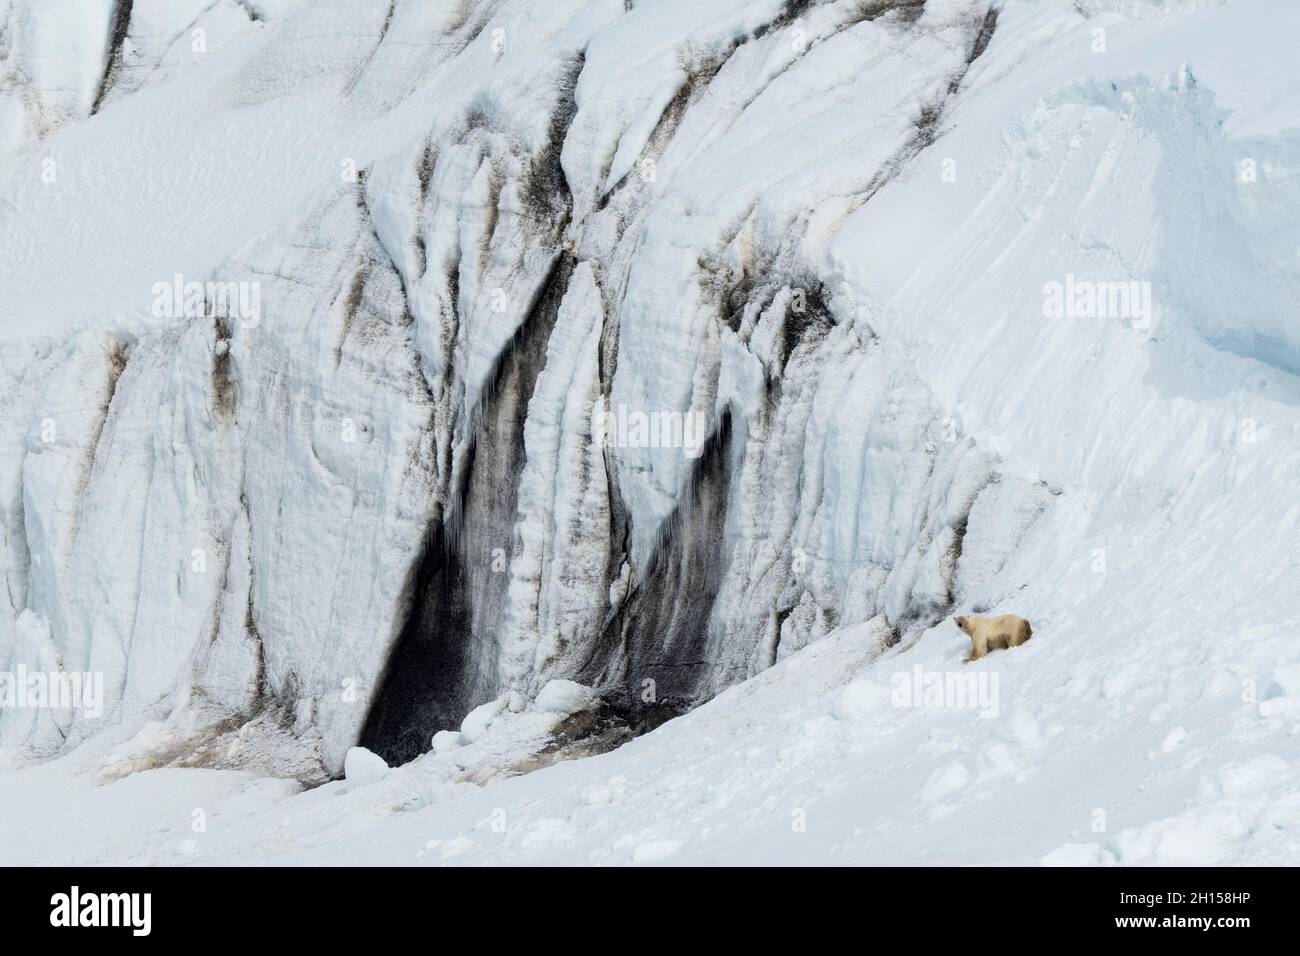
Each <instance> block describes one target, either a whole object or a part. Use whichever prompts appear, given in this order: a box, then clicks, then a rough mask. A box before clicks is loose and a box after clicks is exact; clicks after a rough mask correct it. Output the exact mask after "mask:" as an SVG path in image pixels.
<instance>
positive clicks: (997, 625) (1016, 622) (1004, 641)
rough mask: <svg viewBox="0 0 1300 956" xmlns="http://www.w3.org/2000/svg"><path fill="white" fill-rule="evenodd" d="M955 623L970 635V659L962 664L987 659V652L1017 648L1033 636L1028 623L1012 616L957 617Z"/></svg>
mask: <svg viewBox="0 0 1300 956" xmlns="http://www.w3.org/2000/svg"><path fill="white" fill-rule="evenodd" d="M956 621H957V626H958V627H959V628H961V629H962V631H964V632H965V633H966V634H968V635H970V643H971V651H970V657H967V658H965V659H964V660H962V663H963V664H969V663H970V662H971V661H977V660H979V659H980V658H981V657H987V656H988V653H989V651H996V650H1000V649H1002V648H1007V647H1019V646H1020V645H1021V644H1023V643H1025V641H1027V640H1029V639H1030V638H1031V637H1033V636H1034V631H1033V628H1031V627H1030V626H1029V622H1028V621H1026V620H1025V619H1024V618H1023V617H1016V616H1015V615H1014V614H1002V615H1000V616H998V617H971V616H967V615H959V616H958V617H957V618H956Z"/></svg>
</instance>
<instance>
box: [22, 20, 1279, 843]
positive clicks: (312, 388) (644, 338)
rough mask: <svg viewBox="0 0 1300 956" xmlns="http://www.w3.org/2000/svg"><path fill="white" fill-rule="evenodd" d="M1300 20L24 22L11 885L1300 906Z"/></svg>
mask: <svg viewBox="0 0 1300 956" xmlns="http://www.w3.org/2000/svg"><path fill="white" fill-rule="evenodd" d="M1298 22H1300V21H1298V20H1297V12H1296V11H1295V10H1294V9H1292V5H1291V4H1289V3H1287V2H1285V0H1236V2H1218V0H1081V2H1077V3H1076V2H1068V0H994V2H990V0H824V2H811V0H635V2H633V0H627V2H625V0H550V2H545V3H543V2H536V0H479V2H469V0H464V2H456V3H436V4H431V3H425V2H419V0H367V2H361V3H358V2H347V0H310V2H309V0H217V2H216V3H212V2H210V0H202V2H200V0H193V2H190V0H183V2H170V3H169V2H163V0H133V2H132V0H95V2H92V3H83V2H74V0H0V225H2V226H3V228H4V235H5V236H6V241H5V243H4V244H3V247H0V288H3V289H4V291H5V292H6V295H5V296H4V297H3V299H2V300H0V421H2V422H3V427H0V527H3V539H2V540H3V544H2V545H0V570H2V572H3V575H4V583H5V588H4V589H3V591H0V669H3V670H4V671H6V672H8V673H16V672H19V671H20V670H21V671H23V672H29V671H30V672H37V671H39V672H44V673H50V674H83V673H85V674H96V675H103V682H104V700H103V701H102V703H103V711H104V712H103V714H94V715H93V716H92V714H91V713H90V712H89V711H87V710H84V709H79V708H77V707H75V706H73V707H45V708H22V707H15V708H0V800H3V801H4V802H5V804H6V806H7V807H10V806H12V807H14V808H15V809H14V812H13V813H12V814H10V815H9V818H8V819H6V820H5V821H0V845H4V846H6V847H8V848H9V849H8V850H7V851H6V854H7V855H10V856H11V857H12V859H13V860H14V861H18V862H22V861H30V862H110V861H125V862H155V863H156V862H169V863H184V862H205V863H211V862H248V861H251V860H257V859H264V860H270V861H275V862H312V863H322V862H323V863H330V862H368V863H395V862H404V863H412V862H419V863H467V862H468V863H482V862H521V861H522V862H528V861H533V862H538V861H542V862H571V863H592V862H595V863H625V862H630V863H661V862H674V863H676V862H694V863H699V862H770V861H772V860H773V859H777V860H781V861H788V862H801V863H811V862H828V863H836V862H839V863H843V862H894V863H900V862H903V863H905V862H954V861H955V862H1047V863H1084V864H1105V863H1130V864H1131V863H1184V864H1185V863H1202V862H1211V863H1218V862H1296V861H1297V860H1300V812H1298V811H1300V805H1298V804H1297V803H1296V800H1295V797H1294V793H1295V789H1296V785H1297V783H1300V721H1298V719H1297V715H1298V714H1300V704H1297V701H1300V645H1297V643H1296V639H1295V638H1296V627H1297V623H1296V622H1297V616H1296V610H1295V604H1296V600H1295V599H1296V597H1297V589H1296V586H1295V583H1294V581H1295V564H1296V559H1295V557H1294V554H1293V551H1294V549H1293V548H1292V547H1291V546H1290V541H1291V540H1293V538H1294V536H1295V534H1296V532H1297V525H1298V524H1300V507H1298V506H1297V505H1296V504H1295V503H1294V502H1293V501H1292V500H1291V496H1290V494H1289V491H1290V490H1291V489H1292V488H1293V487H1294V482H1295V474H1296V463H1297V461H1300V454H1298V452H1300V412H1298V411H1297V406H1298V404H1300V382H1298V380H1297V378H1296V376H1297V373H1300V326H1297V324H1296V321H1295V305H1294V304H1295V302H1296V301H1297V298H1298V297H1300V255H1298V254H1297V249H1298V248H1300V187H1298V186H1297V183H1300V175H1298V174H1300V132H1298V131H1300V95H1298V94H1297V91H1300V65H1297V64H1296V63H1295V62H1293V61H1294V57H1293V56H1292V54H1291V51H1290V50H1289V48H1288V46H1289V44H1288V37H1289V35H1291V34H1293V33H1294V30H1293V29H1292V30H1290V31H1288V30H1287V29H1285V27H1286V26H1287V25H1290V26H1292V27H1294V26H1295V25H1297V23H1298ZM1055 287H1059V288H1061V289H1069V290H1071V295H1072V296H1073V294H1074V292H1076V291H1077V290H1079V289H1085V290H1087V291H1088V292H1089V294H1091V293H1092V292H1094V291H1095V292H1098V293H1099V294H1098V295H1097V296H1096V297H1094V299H1093V300H1092V301H1091V303H1084V305H1085V306H1086V307H1085V308H1083V309H1082V310H1081V311H1079V310H1073V309H1072V310H1070V311H1068V312H1060V313H1056V314H1053V313H1051V312H1050V310H1049V309H1048V308H1047V307H1046V305H1045V302H1044V297H1045V294H1046V290H1048V289H1049V288H1055ZM1130 288H1131V289H1134V290H1136V292H1135V294H1134V296H1133V297H1132V300H1131V301H1130V299H1129V297H1128V296H1127V294H1125V295H1124V296H1119V291H1124V292H1125V293H1126V290H1128V289H1130ZM178 290H179V294H177V291H178ZM250 290H252V291H253V292H254V295H252V296H250V295H249V294H247V293H248V292H249V291H250ZM1108 295H1109V296H1110V298H1109V299H1107V296H1108ZM253 301H255V302H256V309H250V308H249V305H250V302H253ZM1107 301H1109V303H1110V305H1111V306H1112V308H1109V309H1107V308H1102V307H1099V306H1100V305H1101V304H1102V303H1105V302H1107ZM178 306H179V308H178ZM1087 312H1091V313H1093V314H1091V315H1087V314H1083V313H1087ZM629 420H631V421H634V422H640V423H670V424H671V425H673V426H674V427H676V429H677V430H676V432H675V433H674V432H673V429H672V428H671V427H667V426H665V430H664V433H663V434H660V429H659V428H658V427H657V426H651V425H647V426H646V428H644V429H642V430H640V431H639V430H638V429H637V428H636V427H631V428H629V427H627V426H626V423H627V422H628V421H629ZM601 421H605V422H608V421H619V422H621V423H623V425H622V426H620V427H619V428H617V429H614V430H613V431H612V432H610V431H608V430H603V429H601V428H599V427H596V424H597V423H598V422H601ZM693 429H697V430H698V434H695V433H694V432H693ZM691 435H693V437H694V439H696V440H688V437H687V436H691ZM955 613H977V614H978V613H1017V614H1022V615H1024V616H1026V617H1028V618H1029V619H1031V620H1032V622H1033V625H1034V635H1035V636H1034V639H1033V640H1032V641H1031V642H1030V643H1029V644H1027V645H1025V646H1024V647H1022V648H1018V649H1016V650H1015V651H1011V652H1000V653H998V654H995V655H993V656H992V657H991V658H989V659H986V660H984V661H981V662H979V663H978V664H976V665H970V667H969V668H961V667H960V665H959V664H958V662H959V661H960V659H961V657H962V656H964V651H965V644H964V640H965V639H964V637H963V636H962V635H961V634H960V633H959V632H958V631H957V629H956V628H955V626H954V625H953V624H952V621H951V617H952V616H953V614H955ZM915 668H921V669H922V670H923V671H924V672H925V673H939V674H943V673H949V672H966V671H969V672H970V673H972V674H976V673H978V674H986V675H988V676H990V677H991V678H996V681H997V683H996V686H997V687H998V688H999V691H998V696H999V706H998V708H997V715H996V717H994V718H988V717H986V716H981V715H980V713H979V712H978V711H975V710H969V709H968V710H962V709H960V708H959V709H956V710H952V709H947V710H945V709H943V708H939V709H937V710H936V709H933V708H926V707H914V706H910V705H906V706H903V705H900V704H899V703H898V701H897V700H894V699H893V691H894V690H896V689H897V687H898V686H901V682H900V681H898V680H895V678H897V677H898V675H900V674H903V675H907V674H911V673H913V672H914V669H915ZM915 673H918V674H920V673H921V672H920V671H915ZM349 767H350V768H352V769H351V770H349ZM385 768H387V769H385ZM197 807H203V808H205V809H206V810H207V811H208V812H207V813H206V814H205V818H206V819H208V820H210V821H211V825H210V826H209V828H208V829H205V830H203V831H202V832H199V831H191V826H190V824H191V819H192V811H193V809H194V808H197ZM289 808H292V809H291V810H290V809H289ZM74 810H79V811H85V812H86V816H87V817H88V818H89V819H91V820H94V819H102V818H104V817H105V816H107V817H110V818H112V819H114V820H118V821H120V822H121V827H120V829H121V832H119V833H117V834H116V835H111V836H108V835H105V836H98V837H96V836H94V835H92V834H89V833H86V832H79V831H78V829H77V827H72V828H71V829H70V832H69V835H68V837H67V839H66V841H65V843H63V844H62V845H60V846H56V847H55V848H54V849H51V845H50V842H49V839H48V834H49V830H50V828H51V827H52V826H53V825H54V824H53V821H54V820H58V819H61V818H62V817H64V816H68V815H75V814H73V813H72V811H74ZM289 812H292V815H293V819H294V821H295V825H294V826H293V827H290V828H287V829H286V828H284V827H282V826H281V825H280V819H281V818H282V817H283V816H285V814H287V813H289ZM1098 814H1100V817H1099V816H1098ZM159 818H161V819H164V820H167V821H171V822H169V823H166V824H164V825H163V827H162V829H161V831H158V832H155V829H154V828H155V822H154V821H155V820H156V819H159ZM1099 819H1102V820H1104V821H1107V822H1105V823H1103V824H1102V825H1100V828H1098V826H1099V825H1098V822H1097V821H1098V820H1099ZM979 820H984V821H988V820H997V821H1002V822H1001V823H1000V824H999V825H996V826H990V825H989V824H988V823H987V822H985V823H984V824H983V825H976V824H975V823H974V821H979ZM502 821H504V823H502ZM498 824H500V825H498ZM145 830H148V831H149V834H148V835H147V836H146V835H143V833H144V831H145ZM43 835H44V836H43ZM56 842H57V841H56Z"/></svg>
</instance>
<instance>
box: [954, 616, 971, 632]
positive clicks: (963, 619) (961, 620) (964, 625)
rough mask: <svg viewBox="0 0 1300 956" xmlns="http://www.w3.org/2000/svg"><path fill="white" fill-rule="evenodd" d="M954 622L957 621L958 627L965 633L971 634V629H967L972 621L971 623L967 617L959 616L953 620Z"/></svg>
mask: <svg viewBox="0 0 1300 956" xmlns="http://www.w3.org/2000/svg"><path fill="white" fill-rule="evenodd" d="M953 620H955V621H956V622H957V626H958V627H959V628H961V629H962V630H963V631H965V632H966V633H967V634H969V633H970V628H969V627H967V625H968V624H969V623H970V621H969V619H968V618H966V617H965V616H963V615H960V614H959V615H957V617H955V618H953Z"/></svg>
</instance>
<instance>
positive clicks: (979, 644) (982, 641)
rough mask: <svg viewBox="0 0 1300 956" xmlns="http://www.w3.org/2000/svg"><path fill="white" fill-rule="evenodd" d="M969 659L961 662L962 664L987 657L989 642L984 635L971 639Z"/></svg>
mask: <svg viewBox="0 0 1300 956" xmlns="http://www.w3.org/2000/svg"><path fill="white" fill-rule="evenodd" d="M970 645H971V647H970V657H968V658H966V659H965V660H964V661H962V663H963V664H969V663H970V662H971V661H977V660H979V659H980V658H981V657H987V656H988V653H989V641H988V638H987V637H985V636H984V635H982V634H981V635H980V636H979V637H971V639H970Z"/></svg>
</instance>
